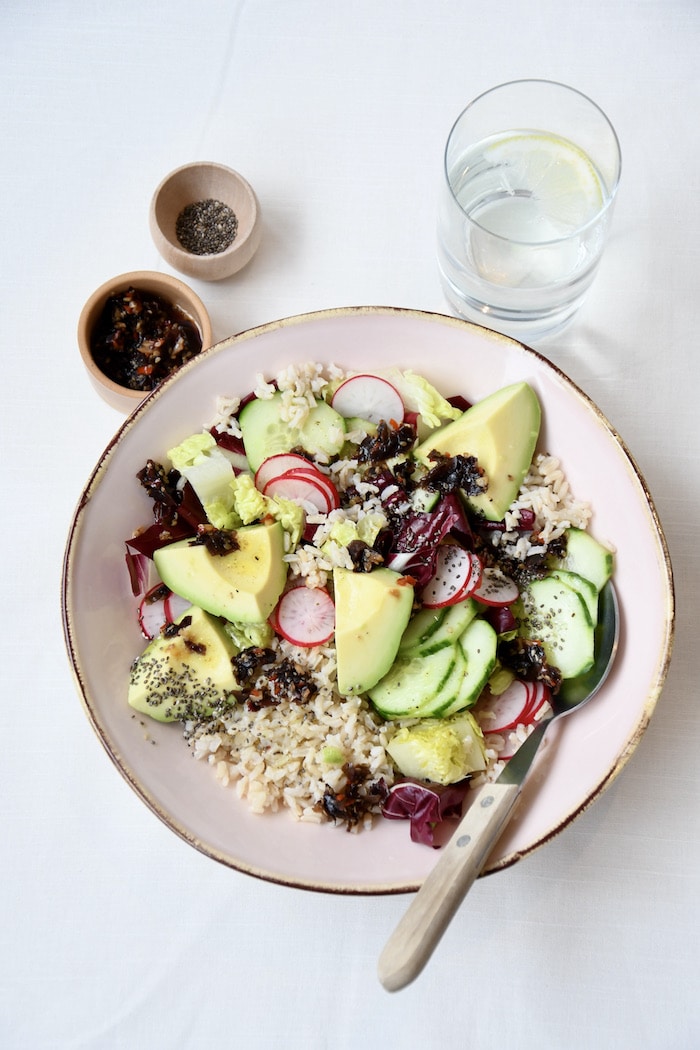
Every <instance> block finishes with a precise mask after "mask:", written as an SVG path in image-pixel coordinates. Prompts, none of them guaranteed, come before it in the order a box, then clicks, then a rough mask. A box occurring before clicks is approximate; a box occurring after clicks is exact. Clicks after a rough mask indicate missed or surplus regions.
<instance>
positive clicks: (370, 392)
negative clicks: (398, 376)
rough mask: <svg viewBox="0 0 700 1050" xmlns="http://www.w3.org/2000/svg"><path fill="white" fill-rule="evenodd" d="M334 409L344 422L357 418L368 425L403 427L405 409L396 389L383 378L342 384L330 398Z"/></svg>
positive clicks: (366, 377) (357, 378)
mask: <svg viewBox="0 0 700 1050" xmlns="http://www.w3.org/2000/svg"><path fill="white" fill-rule="evenodd" d="M331 408H334V409H335V411H336V412H339V413H340V415H341V416H343V417H344V418H345V419H350V418H352V417H355V416H357V417H358V418H359V419H366V420H367V421H368V422H369V423H379V422H380V421H381V420H385V421H386V422H387V423H388V422H390V421H391V420H394V421H395V422H396V423H403V417H404V406H403V401H402V399H401V395H400V394H399V392H398V390H397V389H396V387H395V386H392V384H391V383H390V382H389V381H388V380H386V379H382V378H381V377H380V376H372V375H364V374H363V375H357V376H351V377H350V378H349V379H346V380H345V381H344V382H342V383H341V384H340V386H339V387H338V389H337V390H336V392H335V393H334V394H333V397H332V398H331Z"/></svg>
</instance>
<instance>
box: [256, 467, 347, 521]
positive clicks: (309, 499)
mask: <svg viewBox="0 0 700 1050" xmlns="http://www.w3.org/2000/svg"><path fill="white" fill-rule="evenodd" d="M263 495H264V496H279V497H280V498H281V499H288V500H292V501H293V502H295V503H299V504H301V506H302V507H303V508H304V509H305V510H306V509H308V510H310V511H311V512H312V513H313V512H314V511H316V512H317V513H319V514H330V512H331V510H332V509H333V508H332V506H331V502H330V498H329V496H328V493H327V491H326V490H325V489H324V488H322V487H321V486H320V485H319V484H318V483H317V482H316V481H314V480H312V479H311V478H309V477H308V476H304V477H293V476H290V475H289V474H282V475H281V476H280V477H278V478H272V480H271V481H268V483H267V485H266V486H265V488H264V489H263Z"/></svg>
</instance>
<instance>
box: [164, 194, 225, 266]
mask: <svg viewBox="0 0 700 1050" xmlns="http://www.w3.org/2000/svg"><path fill="white" fill-rule="evenodd" d="M175 233H176V234H177V239H178V241H179V242H180V244H181V245H182V247H183V248H184V249H185V251H187V252H191V253H192V254H193V255H218V254H219V252H223V251H225V250H226V249H227V248H229V247H230V246H231V245H232V244H233V242H234V240H235V238H236V234H237V233H238V219H237V218H236V214H235V212H234V211H233V210H232V209H231V208H229V206H228V204H224V203H223V202H222V201H217V200H214V198H213V197H208V198H207V199H206V200H203V201H193V203H192V204H188V205H187V206H186V207H185V208H183V209H182V211H181V212H180V214H179V215H178V217H177V221H176V223H175Z"/></svg>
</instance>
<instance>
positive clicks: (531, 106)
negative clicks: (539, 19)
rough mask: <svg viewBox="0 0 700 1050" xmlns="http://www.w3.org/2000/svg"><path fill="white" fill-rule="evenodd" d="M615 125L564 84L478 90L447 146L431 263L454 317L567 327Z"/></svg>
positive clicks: (610, 183) (599, 229) (603, 210)
mask: <svg viewBox="0 0 700 1050" xmlns="http://www.w3.org/2000/svg"><path fill="white" fill-rule="evenodd" d="M620 166H621V156H620V145H619V142H618V139H617V135H616V134H615V129H614V128H613V126H612V124H611V123H610V121H609V120H608V118H607V117H606V115H605V114H604V113H603V111H602V110H601V109H600V108H599V107H598V106H597V105H596V104H595V103H594V102H592V101H591V100H590V99H589V98H587V97H586V96H585V95H583V94H581V92H579V91H576V90H574V89H573V88H570V87H566V86H565V85H564V84H557V83H554V82H552V81H547V80H516V81H512V82H511V83H508V84H502V85H500V86H499V87H495V88H492V89H491V90H490V91H487V92H486V93H485V94H483V95H480V96H479V97H478V98H476V99H474V101H473V102H471V103H470V104H469V105H468V106H467V108H466V109H465V110H464V111H463V112H462V114H461V115H460V116H459V117H458V118H457V121H456V122H455V124H454V126H453V128H452V131H451V132H450V135H449V138H448V140H447V146H446V149H445V172H444V180H443V187H442V191H441V195H440V200H439V207H438V264H439V269H440V277H441V280H442V285H443V289H444V291H445V294H446V296H447V298H448V300H449V302H450V304H451V306H452V307H453V309H454V310H455V311H456V312H457V313H458V314H460V315H461V316H462V317H465V318H467V319H468V320H470V321H476V322H477V323H479V324H482V325H485V326H487V327H488V328H493V329H495V330H496V331H500V332H504V333H505V334H507V335H511V336H514V337H515V338H516V339H520V340H522V341H524V342H527V341H528V340H533V339H539V338H542V337H543V336H547V335H551V334H552V333H554V332H556V331H559V330H560V329H561V328H563V327H564V326H565V325H566V324H567V323H568V322H569V321H570V320H571V319H572V317H573V315H574V314H575V312H576V310H577V309H578V308H579V306H580V305H581V303H582V301H583V298H584V296H585V294H586V292H587V290H588V288H589V287H590V285H591V283H592V281H593V278H594V277H595V273H596V270H597V268H598V263H599V262H600V258H601V254H602V252H603V247H604V245H605V241H606V237H607V235H608V231H609V228H610V222H611V218H612V212H613V204H614V201H615V194H616V192H617V187H618V184H619V180H620Z"/></svg>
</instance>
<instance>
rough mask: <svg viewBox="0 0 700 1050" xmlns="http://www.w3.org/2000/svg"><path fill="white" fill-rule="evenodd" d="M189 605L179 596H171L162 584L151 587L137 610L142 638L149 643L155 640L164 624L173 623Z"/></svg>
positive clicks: (189, 603)
mask: <svg viewBox="0 0 700 1050" xmlns="http://www.w3.org/2000/svg"><path fill="white" fill-rule="evenodd" d="M191 604H192V602H188V601H185V599H184V598H181V597H180V595H179V594H173V592H172V591H170V590H168V588H167V587H166V586H165V584H164V583H157V584H156V585H155V587H151V589H150V591H148V592H147V593H146V594H145V595H144V596H143V598H142V599H141V602H140V603H139V609H138V621H139V627H140V628H141V632H142V634H143V636H144V638H148V640H149V641H150V640H151V639H153V638H156V637H157V636H158V635H159V634H160V632H161V630H162V629H163V627H165V626H166V624H169V623H174V621H175V620H177V618H178V616H181V615H182V613H183V612H184V611H185V609H189V607H190V605H191Z"/></svg>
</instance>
